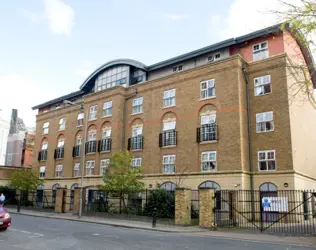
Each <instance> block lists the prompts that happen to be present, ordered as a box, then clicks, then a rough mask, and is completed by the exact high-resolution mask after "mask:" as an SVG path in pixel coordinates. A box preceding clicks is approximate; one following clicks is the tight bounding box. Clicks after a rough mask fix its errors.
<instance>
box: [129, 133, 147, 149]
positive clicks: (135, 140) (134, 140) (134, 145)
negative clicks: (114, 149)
mask: <svg viewBox="0 0 316 250" xmlns="http://www.w3.org/2000/svg"><path fill="white" fill-rule="evenodd" d="M143 146H144V140H143V136H142V135H138V136H135V137H131V138H129V139H128V145H127V149H128V150H142V149H143Z"/></svg>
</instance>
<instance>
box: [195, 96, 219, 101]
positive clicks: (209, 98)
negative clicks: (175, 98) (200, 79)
mask: <svg viewBox="0 0 316 250" xmlns="http://www.w3.org/2000/svg"><path fill="white" fill-rule="evenodd" d="M215 98H216V96H210V97H207V98H200V100H199V101H200V102H203V101H206V100H211V99H215Z"/></svg>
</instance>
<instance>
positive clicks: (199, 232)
mask: <svg viewBox="0 0 316 250" xmlns="http://www.w3.org/2000/svg"><path fill="white" fill-rule="evenodd" d="M6 209H7V210H8V212H9V213H11V214H21V215H27V216H34V217H43V218H51V219H60V220H69V221H79V222H85V223H94V224H101V225H108V226H116V227H124V228H132V229H142V230H151V231H159V232H169V233H182V234H183V233H185V234H189V235H190V236H199V237H215V238H222V239H229V240H243V241H249V242H268V243H273V244H287V245H295V246H309V247H314V248H316V237H314V236H303V237H298V236H280V235H271V234H264V233H260V232H257V231H256V233H244V232H232V231H229V230H227V231H213V230H212V231H211V230H208V229H202V228H199V227H198V226H190V227H181V226H175V225H168V224H159V223H157V225H156V228H153V227H152V225H151V223H148V222H141V221H131V220H122V219H112V218H104V217H96V216H83V217H81V218H80V219H79V218H78V216H76V215H73V214H72V213H63V214H59V213H54V212H43V211H34V210H24V211H23V210H21V211H20V212H17V211H16V210H15V209H13V208H6ZM13 223H14V222H13Z"/></svg>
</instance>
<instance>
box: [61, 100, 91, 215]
mask: <svg viewBox="0 0 316 250" xmlns="http://www.w3.org/2000/svg"><path fill="white" fill-rule="evenodd" d="M64 103H65V104H69V105H73V106H78V107H80V109H81V110H82V111H83V113H84V117H83V119H84V121H85V125H84V136H83V150H82V151H83V152H82V153H83V154H82V157H81V159H82V163H81V165H82V166H81V179H80V196H79V213H78V218H79V219H80V218H81V216H82V205H83V204H82V202H83V201H82V200H83V197H82V196H83V175H84V166H85V157H86V138H87V131H88V115H89V114H88V111H87V114H85V112H84V105H83V104H81V105H78V104H76V103H73V102H71V101H68V100H65V101H64Z"/></svg>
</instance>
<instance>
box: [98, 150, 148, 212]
mask: <svg viewBox="0 0 316 250" xmlns="http://www.w3.org/2000/svg"><path fill="white" fill-rule="evenodd" d="M132 160H133V157H132V155H131V154H130V153H129V151H122V152H119V153H116V154H114V155H113V156H112V157H111V159H110V163H109V167H108V169H107V171H105V172H104V175H103V181H104V185H103V190H104V191H105V192H107V193H108V194H110V195H112V196H116V197H119V199H120V203H121V202H122V201H123V205H124V208H125V211H127V209H126V204H125V197H126V195H129V194H135V193H138V192H141V191H143V190H144V187H145V185H144V183H142V182H141V181H140V180H141V179H142V173H143V168H142V167H132V166H131V162H132Z"/></svg>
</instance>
